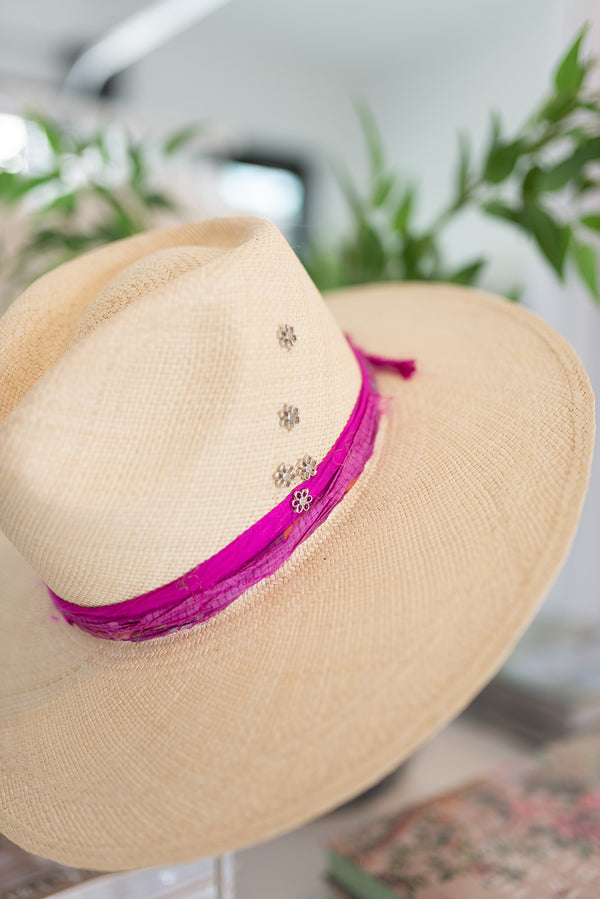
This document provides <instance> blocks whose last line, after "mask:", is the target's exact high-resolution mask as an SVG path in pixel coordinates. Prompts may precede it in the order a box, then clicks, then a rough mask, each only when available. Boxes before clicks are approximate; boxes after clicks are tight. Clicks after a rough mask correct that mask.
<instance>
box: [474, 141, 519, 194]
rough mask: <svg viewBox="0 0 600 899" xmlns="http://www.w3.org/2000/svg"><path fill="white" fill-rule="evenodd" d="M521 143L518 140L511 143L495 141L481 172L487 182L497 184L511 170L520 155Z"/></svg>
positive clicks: (506, 176)
mask: <svg viewBox="0 0 600 899" xmlns="http://www.w3.org/2000/svg"><path fill="white" fill-rule="evenodd" d="M521 151H522V143H521V141H520V140H516V141H512V142H511V143H496V144H494V145H493V146H492V147H491V149H490V152H489V154H488V158H487V160H486V163H485V169H484V172H483V177H484V179H485V180H486V181H487V182H488V183H489V184H499V183H500V182H501V181H504V180H505V179H506V178H508V176H509V175H510V174H511V172H512V171H513V169H514V167H515V165H516V164H517V160H518V158H519V156H520V155H521Z"/></svg>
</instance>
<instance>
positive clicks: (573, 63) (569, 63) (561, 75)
mask: <svg viewBox="0 0 600 899" xmlns="http://www.w3.org/2000/svg"><path fill="white" fill-rule="evenodd" d="M588 27H589V26H588V25H585V26H584V27H583V28H582V29H581V31H580V32H579V34H578V35H577V37H576V39H575V41H574V42H573V43H572V44H571V46H570V47H569V49H568V50H567V52H566V54H565V55H564V57H563V58H562V60H561V61H560V62H559V64H558V67H557V69H556V72H555V74H554V85H555V87H556V90H557V91H559V92H565V93H570V94H574V93H576V92H577V91H578V90H579V88H580V87H581V84H582V82H583V79H584V76H585V72H586V66H585V65H584V64H583V63H582V62H581V61H580V59H579V51H580V49H581V42H582V41H583V38H584V37H585V34H586V32H587V30H588Z"/></svg>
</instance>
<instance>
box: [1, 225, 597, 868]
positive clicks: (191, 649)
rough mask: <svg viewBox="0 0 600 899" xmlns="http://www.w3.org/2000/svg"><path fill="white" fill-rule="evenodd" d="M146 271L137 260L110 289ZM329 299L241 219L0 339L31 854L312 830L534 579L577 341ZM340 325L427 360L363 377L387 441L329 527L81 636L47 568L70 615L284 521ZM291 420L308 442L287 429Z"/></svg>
mask: <svg viewBox="0 0 600 899" xmlns="http://www.w3.org/2000/svg"><path fill="white" fill-rule="evenodd" d="M195 247H200V248H202V247H204V248H207V249H200V250H198V249H194V248H195ZM173 248H182V249H176V250H174V249H173ZM167 249H169V250H170V252H169V253H166V254H165V253H164V252H163V253H161V251H164V250H167ZM215 250H216V251H215ZM157 253H158V254H159V255H158V256H156V255H155V254H157ZM196 254H198V257H197V259H196ZM144 256H148V257H149V258H148V259H147V260H146V262H147V263H148V266H149V267H150V268H152V272H149V271H147V270H146V262H144V263H141V264H138V265H134V267H133V268H132V269H130V271H129V272H123V270H124V269H126V268H127V267H128V266H131V265H132V264H134V263H135V261H136V259H139V258H140V257H144ZM175 256H177V257H178V259H179V261H177V262H176V261H175V258H174V257H175ZM234 268H235V269H236V272H237V273H236V276H235V277H234V275H233V269H234ZM328 305H329V310H330V311H328V310H327V309H326V308H325V306H324V304H323V301H322V300H321V299H320V297H319V295H318V294H317V293H316V291H315V290H314V287H313V286H312V285H311V283H310V281H309V280H308V279H307V276H306V275H305V273H304V272H303V270H302V269H301V267H300V266H299V264H298V263H297V261H296V259H295V257H294V255H293V253H292V252H291V250H290V249H289V248H288V247H287V245H286V244H285V242H284V241H283V239H282V238H281V237H280V235H279V234H278V233H277V232H276V231H275V229H274V228H273V227H272V226H269V225H267V224H265V223H261V222H256V221H255V220H250V221H249V220H233V221H232V220H229V221H218V222H216V223H215V222H213V223H205V224H201V225H199V226H189V227H186V228H184V229H178V230H175V231H169V232H158V233H154V234H149V235H144V236H142V237H139V238H134V239H132V240H130V241H126V242H121V243H119V244H115V245H113V246H111V247H107V248H104V249H102V250H100V251H97V252H96V253H93V254H90V255H89V256H86V257H83V258H82V259H80V260H77V261H76V262H74V263H70V264H69V265H67V266H63V267H62V268H60V269H58V270H56V271H55V272H53V273H52V274H51V275H49V276H47V277H46V278H44V279H42V280H41V281H40V282H37V283H36V284H35V285H33V286H32V287H31V288H30V290H29V292H28V294H27V295H25V296H24V297H22V298H21V300H19V301H18V303H17V304H16V305H15V306H14V307H13V309H12V310H11V312H9V314H8V315H7V317H6V318H5V320H3V321H2V322H0V338H1V339H0V352H1V353H2V358H3V359H5V358H6V359H8V360H9V364H8V365H7V373H6V374H4V373H3V378H6V382H5V384H3V387H2V392H1V393H0V407H1V408H2V409H3V412H4V422H3V423H2V424H1V425H0V525H1V526H2V528H3V530H5V532H6V533H7V534H8V536H9V537H11V539H12V541H13V542H14V544H15V545H16V547H17V548H15V546H13V545H12V544H11V543H9V541H8V540H7V539H2V541H1V543H0V657H1V658H2V666H3V668H2V677H1V678H0V753H1V755H0V763H1V765H2V774H1V776H2V781H1V783H2V786H1V789H2V801H1V803H0V830H1V831H3V832H5V833H6V834H7V835H8V836H9V837H10V838H11V839H13V840H15V841H16V842H17V843H20V844H21V845H23V846H25V847H26V848H28V849H31V850H33V851H35V852H38V853H40V854H43V855H46V856H49V857H51V858H55V859H57V860H59V861H62V862H65V863H68V864H72V865H78V866H89V867H93V868H99V869H121V868H122V869H125V868H136V867H143V866H146V865H156V864H162V863H173V862H177V861H184V860H189V859H192V858H195V857H199V856H202V855H208V854H214V853H218V852H222V851H224V850H226V849H234V848H239V847H241V846H246V845H249V844H251V843H254V842H258V841H260V840H263V839H266V838H268V837H271V836H274V835H276V834H278V833H280V832H282V831H285V830H288V829H290V828H292V827H294V826H296V825H299V824H301V823H303V822H304V821H306V820H308V819H310V818H312V817H314V816H316V815H317V814H319V813H321V812H324V811H326V810H328V809H330V808H332V807H333V806H335V805H336V804H337V803H339V802H341V801H343V800H345V799H348V798H349V797H351V796H352V795H354V794H355V793H357V792H358V791H360V790H362V789H364V788H365V787H367V786H368V785H370V784H372V783H373V782H375V781H376V780H377V779H378V778H380V777H381V776H383V775H384V774H385V773H387V772H389V771H390V770H392V769H393V767H394V766H395V765H397V764H398V763H399V762H400V761H401V760H402V759H403V758H405V757H406V756H407V755H408V754H409V753H410V752H411V751H413V750H414V748H415V747H416V746H418V745H419V744H420V743H421V742H422V741H423V740H425V739H426V738H427V737H429V736H430V735H431V734H432V733H433V732H434V731H435V730H437V729H438V728H439V727H441V726H442V725H443V724H444V723H445V722H446V721H448V720H449V719H450V718H451V717H452V716H453V715H455V714H456V713H457V712H458V711H459V710H460V709H461V708H463V707H464V705H465V704H466V703H467V702H468V701H469V699H470V698H471V697H472V696H473V695H474V694H475V692H476V691H477V690H478V689H479V688H480V687H481V686H483V684H484V683H485V682H486V681H487V680H488V679H489V677H490V676H491V675H492V674H493V672H494V671H495V670H496V669H497V667H498V666H499V665H500V664H501V662H502V661H503V660H504V658H505V657H506V655H507V653H508V652H509V650H510V648H511V647H512V645H513V644H514V642H515V640H516V639H517V638H518V636H519V635H520V634H521V632H522V631H523V629H524V628H525V626H526V625H527V623H528V622H529V620H530V618H531V616H532V615H533V613H534V611H535V609H536V607H537V606H538V604H539V602H540V601H541V599H542V598H543V596H544V595H545V593H546V591H547V590H548V588H549V586H550V584H551V582H552V580H553V579H554V577H555V575H556V573H557V571H558V569H559V567H560V565H561V563H562V561H563V559H564V557H565V555H566V553H567V551H568V548H569V545H570V542H571V540H572V537H573V534H574V531H575V527H576V523H577V520H578V516H579V512H580V508H581V504H582V502H583V497H584V494H585V489H586V485H587V479H588V475H589V467H590V461H591V455H592V446H593V432H594V413H593V395H592V392H591V388H590V385H589V382H588V380H587V377H586V375H585V372H584V370H583V368H582V366H581V363H580V362H579V360H578V359H577V357H576V355H575V353H574V352H573V350H572V348H571V347H570V346H569V345H568V343H567V342H566V341H565V340H564V339H563V338H561V337H560V336H559V335H558V334H556V332H554V331H553V330H552V329H551V328H550V327H549V326H548V325H546V324H545V323H543V322H542V321H541V320H539V319H538V318H536V317H535V316H533V315H532V314H530V313H528V312H527V311H525V310H523V309H521V308H518V307H516V306H514V305H513V304H509V303H507V302H505V301H502V300H499V299H496V298H494V297H490V296H488V295H485V294H483V293H480V292H477V291H473V290H469V289H466V288H460V287H447V286H442V285H431V284H429V285H422V284H421V285H416V284H407V285H381V286H373V287H364V288H357V289H353V290H347V291H342V292H339V293H337V294H336V295H334V296H332V297H331V298H330V299H329V304H328ZM53 310H54V312H53ZM331 312H333V317H332V316H331ZM336 321H337V323H339V324H336ZM281 323H287V324H290V325H293V326H294V328H295V329H296V333H297V334H298V342H297V346H296V347H294V349H292V350H291V351H289V352H287V351H285V350H283V349H282V348H281V347H280V346H279V345H278V343H277V340H276V330H277V326H278V325H279V324H281ZM342 331H347V332H349V333H350V334H351V336H352V337H353V339H354V340H355V342H356V343H357V344H358V345H359V346H361V347H362V348H363V349H365V350H366V351H368V352H372V353H376V354H379V355H387V356H395V357H415V358H416V359H417V361H418V373H417V375H416V376H415V377H414V378H413V379H412V380H411V381H403V380H402V379H401V378H398V377H397V376H395V375H393V374H388V373H385V374H384V373H381V374H379V375H378V387H379V390H380V392H382V393H383V394H385V395H386V396H389V397H390V400H389V404H388V408H387V411H386V413H385V415H384V417H383V419H382V425H381V428H380V432H379V434H378V437H377V442H376V447H375V452H374V455H373V456H372V458H371V459H370V461H369V462H368V463H367V466H366V468H365V471H364V473H363V475H362V476H361V478H360V479H359V481H358V482H357V484H356V485H355V486H354V488H353V489H352V490H351V491H350V493H349V494H348V495H347V496H346V497H345V499H344V500H343V502H342V503H341V504H340V505H339V506H338V507H337V508H336V509H335V510H334V512H333V513H332V515H331V516H330V517H329V519H328V520H327V521H326V522H325V524H323V525H322V526H321V527H320V528H319V530H318V531H317V532H316V533H315V534H313V535H312V536H311V537H310V538H309V539H308V540H307V541H306V542H305V543H304V544H302V545H301V546H300V547H299V549H298V550H297V551H296V552H295V553H294V555H293V556H292V558H291V559H290V560H289V561H288V562H287V563H286V564H285V565H284V566H283V567H282V568H281V569H280V570H279V571H278V572H277V573H276V574H275V575H273V576H272V577H270V578H268V579H267V580H266V581H264V582H263V583H261V584H259V585H257V586H256V587H254V588H252V589H251V590H249V591H248V592H247V593H246V594H244V596H242V597H241V598H240V599H238V600H237V601H236V602H234V603H233V604H232V605H231V606H230V607H229V608H228V609H227V610H226V611H225V612H224V613H222V614H221V615H219V616H217V617H216V618H214V619H212V620H211V621H209V622H207V623H206V624H204V625H200V626H197V627H195V628H192V629H191V630H187V631H182V632H180V633H178V634H173V635H171V636H168V637H164V638H161V639H158V640H154V641H150V642H148V643H143V644H122V643H110V642H107V641H102V640H97V639H94V638H93V637H91V636H89V635H87V634H85V633H83V632H81V631H78V630H77V629H76V628H71V627H69V626H68V625H66V623H65V622H64V621H62V620H61V619H60V618H59V616H57V615H56V613H55V611H54V610H53V607H52V605H51V603H50V601H49V599H48V595H47V592H46V590H45V588H44V586H43V584H42V582H41V580H40V575H41V577H43V578H45V579H46V580H47V581H48V582H49V583H50V584H51V586H52V587H53V588H54V589H56V590H57V592H59V593H60V592H62V593H63V595H64V596H65V598H67V599H69V600H70V601H78V602H80V603H83V604H85V603H89V604H93V603H95V602H107V601H115V602H116V601H118V600H120V599H123V598H126V596H127V595H131V593H129V594H128V593H127V591H133V592H135V591H137V590H139V589H145V588H146V587H148V586H149V587H152V586H156V585H157V584H156V581H157V580H158V579H161V578H162V580H163V581H165V580H167V579H168V578H169V577H170V576H171V575H173V576H175V575H177V574H181V573H183V571H185V570H186V569H187V568H190V567H192V565H193V564H195V563H197V562H199V561H201V560H202V559H203V558H206V557H207V556H208V555H210V554H211V553H212V552H213V551H214V548H215V547H217V548H218V546H219V545H223V543H224V542H226V541H227V540H228V539H230V538H231V535H232V534H233V535H234V536H235V533H239V532H240V531H241V530H243V529H244V528H245V527H247V526H248V524H249V523H251V519H252V516H255V517H259V516H260V515H262V514H264V512H265V511H266V510H268V509H269V508H271V507H272V505H274V504H275V503H276V502H277V501H278V499H279V496H280V494H279V493H277V491H276V489H275V488H274V487H273V485H272V480H271V481H269V479H270V478H271V474H272V471H274V470H275V468H276V467H277V465H278V464H279V463H280V462H281V461H286V459H289V460H290V461H292V462H293V461H295V459H296V458H297V457H298V456H299V455H301V454H302V453H304V452H311V453H312V454H314V455H316V456H317V457H320V456H322V455H323V454H324V451H326V449H328V448H329V446H330V445H331V444H332V443H333V440H334V438H335V436H337V434H339V432H340V431H341V429H342V427H343V425H344V424H345V421H346V419H347V417H348V415H349V413H350V410H351V408H352V406H353V403H354V400H355V398H356V394H357V391H358V375H357V371H356V367H355V365H354V362H353V359H352V357H351V356H349V355H348V352H347V345H346V342H345V340H344V338H343V336H342ZM265 335H266V336H265ZM198 341H200V343H199V344H198ZM163 342H167V343H168V344H169V351H168V352H166V351H165V352H164V353H163V352H162V349H161V346H162V343H163ZM271 345H273V350H271ZM296 351H298V356H297V357H295V355H294V354H296ZM146 353H148V354H150V356H151V357H152V358H153V359H154V360H156V366H157V370H160V372H161V376H160V377H156V378H154V377H153V376H152V371H153V368H152V366H149V365H148V364H147V356H146ZM301 353H302V354H303V355H301ZM171 363H172V367H171ZM198 379H200V383H198ZM166 382H168V384H169V390H168V393H167V392H166V391H165V389H164V385H165V383H166ZM208 386H210V389H211V391H212V393H211V394H208V393H207V392H206V391H207V387H208ZM140 391H142V393H140ZM237 397H242V400H241V401H239V402H238V401H236V398H237ZM284 402H293V403H294V404H295V405H297V406H298V408H299V410H300V415H301V425H300V426H299V427H298V429H297V431H296V430H295V431H293V432H291V433H288V432H286V431H285V430H284V429H280V428H279V425H278V423H277V417H276V413H277V410H278V409H279V408H281V404H282V403H284ZM232 404H233V405H232ZM211 410H212V412H211ZM238 418H239V419H242V420H243V426H242V424H240V422H239V421H238ZM111 422H113V425H112V426H111ZM132 423H134V424H135V428H134V430H131V427H132ZM304 429H305V430H304ZM336 431H337V433H336ZM132 435H137V436H132ZM332 436H333V439H332ZM319 440H321V442H320V443H319ZM232 441H233V442H234V443H236V442H240V443H241V446H238V445H232ZM294 441H296V442H294ZM327 441H329V445H328V444H327ZM307 443H308V446H307ZM164 444H166V448H165V446H164ZM287 445H289V447H290V450H288V449H286V450H285V451H284V452H283V453H282V451H281V447H282V446H287ZM99 447H101V451H100V449H99ZM195 453H198V454H199V458H200V459H201V464H199V465H198V466H197V467H195V466H194V463H193V461H189V460H190V459H193V457H194V454H195ZM134 460H137V463H136V462H134ZM184 461H185V465H187V467H185V465H184ZM136 464H137V467H136ZM182 466H183V467H182ZM122 468H123V469H126V471H127V478H124V477H123V476H122V470H121V469H122ZM195 479H197V480H195ZM149 480H150V483H149V484H148V483H147V482H148V481H149ZM171 491H173V492H171ZM178 491H179V492H178ZM188 494H191V496H192V499H191V500H190V501H189V502H188ZM174 500H176V503H177V505H176V506H175V507H174V508H172V507H170V505H169V504H170V503H171V502H172V501H174ZM129 509H133V512H134V513H135V514H133V513H131V515H129V514H128V510H129ZM140 515H142V517H141V518H139V517H138V516H140ZM157 519H159V520H158V521H157ZM254 520H255V519H254ZM136 527H137V529H138V530H139V531H140V533H141V536H140V537H139V538H138V536H137V535H136ZM236 528H237V532H236V531H235V529H236ZM119 535H121V539H120V540H119ZM36 572H37V573H36ZM109 597H110V598H109Z"/></svg>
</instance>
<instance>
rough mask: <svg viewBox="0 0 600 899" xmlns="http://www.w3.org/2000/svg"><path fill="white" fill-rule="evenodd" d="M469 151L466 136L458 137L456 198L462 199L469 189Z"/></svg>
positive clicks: (460, 135)
mask: <svg viewBox="0 0 600 899" xmlns="http://www.w3.org/2000/svg"><path fill="white" fill-rule="evenodd" d="M470 168H471V150H470V144H469V137H468V135H467V134H464V133H462V134H459V135H458V171H457V177H456V180H457V187H458V190H457V192H456V193H457V196H458V197H460V198H463V197H464V196H465V194H466V193H467V191H468V189H469V175H470Z"/></svg>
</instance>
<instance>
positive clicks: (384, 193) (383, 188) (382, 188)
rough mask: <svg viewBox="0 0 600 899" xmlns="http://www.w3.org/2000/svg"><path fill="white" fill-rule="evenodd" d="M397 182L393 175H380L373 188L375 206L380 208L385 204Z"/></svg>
mask: <svg viewBox="0 0 600 899" xmlns="http://www.w3.org/2000/svg"><path fill="white" fill-rule="evenodd" d="M395 182H396V179H395V178H394V176H393V175H380V176H379V178H377V180H376V181H375V187H374V190H373V206H375V207H376V208H379V207H380V206H383V205H384V203H385V201H386V200H387V199H388V197H389V195H390V191H391V190H392V188H393V187H394V184H395Z"/></svg>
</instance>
